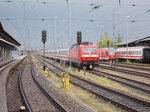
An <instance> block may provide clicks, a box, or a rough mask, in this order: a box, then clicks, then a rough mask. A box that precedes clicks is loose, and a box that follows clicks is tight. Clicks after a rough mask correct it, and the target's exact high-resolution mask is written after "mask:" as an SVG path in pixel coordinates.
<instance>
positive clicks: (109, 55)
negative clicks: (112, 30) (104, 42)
mask: <svg viewBox="0 0 150 112" xmlns="http://www.w3.org/2000/svg"><path fill="white" fill-rule="evenodd" d="M99 58H100V60H104V61H109V60H115V59H116V55H115V49H114V48H113V47H110V48H100V49H99Z"/></svg>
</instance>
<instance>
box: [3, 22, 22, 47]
mask: <svg viewBox="0 0 150 112" xmlns="http://www.w3.org/2000/svg"><path fill="white" fill-rule="evenodd" d="M0 41H2V42H4V43H7V44H9V45H12V46H14V47H19V46H21V44H20V43H19V42H17V41H16V40H15V39H14V38H13V37H12V36H10V35H9V34H8V33H7V32H6V31H5V30H4V29H3V26H2V24H1V22H0Z"/></svg>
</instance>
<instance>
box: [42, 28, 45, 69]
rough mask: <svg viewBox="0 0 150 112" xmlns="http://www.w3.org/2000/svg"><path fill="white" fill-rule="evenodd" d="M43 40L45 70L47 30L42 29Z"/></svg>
mask: <svg viewBox="0 0 150 112" xmlns="http://www.w3.org/2000/svg"><path fill="white" fill-rule="evenodd" d="M42 42H43V71H45V68H46V66H45V43H46V30H42Z"/></svg>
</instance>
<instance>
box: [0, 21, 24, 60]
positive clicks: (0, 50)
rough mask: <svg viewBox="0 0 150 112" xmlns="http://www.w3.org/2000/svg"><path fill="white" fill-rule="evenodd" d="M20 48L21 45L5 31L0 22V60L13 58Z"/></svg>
mask: <svg viewBox="0 0 150 112" xmlns="http://www.w3.org/2000/svg"><path fill="white" fill-rule="evenodd" d="M19 46H21V44H20V43H19V42H17V41H16V40H15V39H14V38H13V37H12V36H10V35H9V34H8V33H7V32H6V31H5V30H4V29H3V26H2V24H1V22H0V60H2V59H7V58H13V57H14V56H15V55H16V52H17V49H18V47H19Z"/></svg>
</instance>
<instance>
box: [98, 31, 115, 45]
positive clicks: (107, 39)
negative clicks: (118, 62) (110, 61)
mask: <svg viewBox="0 0 150 112" xmlns="http://www.w3.org/2000/svg"><path fill="white" fill-rule="evenodd" d="M108 43H109V47H113V45H114V41H113V40H111V39H110V37H109V35H108V34H107V33H106V32H105V33H104V34H103V35H101V36H100V40H99V41H98V43H97V45H98V47H99V48H104V47H108V45H107V44H108Z"/></svg>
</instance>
